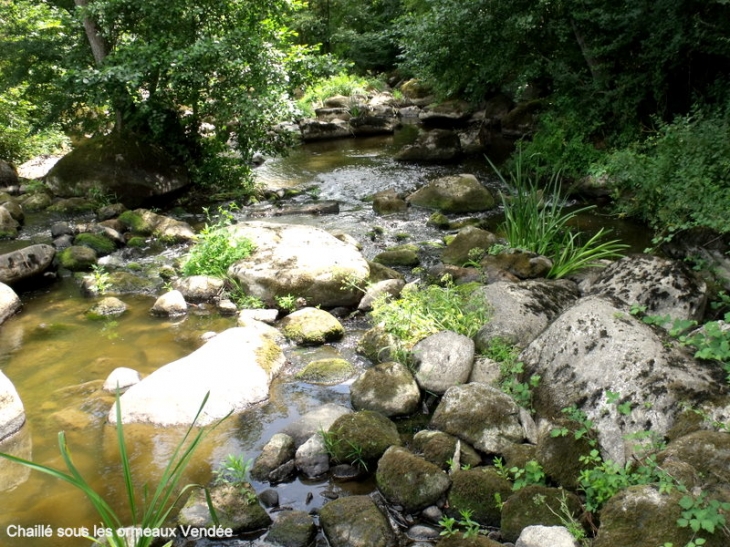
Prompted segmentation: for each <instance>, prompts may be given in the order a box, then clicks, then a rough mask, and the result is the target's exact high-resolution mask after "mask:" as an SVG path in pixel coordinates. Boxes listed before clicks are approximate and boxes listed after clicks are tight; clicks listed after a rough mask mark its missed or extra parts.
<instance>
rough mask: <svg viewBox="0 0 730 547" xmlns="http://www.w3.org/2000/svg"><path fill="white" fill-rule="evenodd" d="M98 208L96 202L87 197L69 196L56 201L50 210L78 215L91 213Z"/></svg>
mask: <svg viewBox="0 0 730 547" xmlns="http://www.w3.org/2000/svg"><path fill="white" fill-rule="evenodd" d="M95 209H96V204H95V203H94V202H93V201H90V200H88V199H86V198H67V199H61V200H58V201H56V202H55V203H54V204H53V205H51V206H50V207H49V208H48V210H49V211H52V212H54V213H61V214H63V215H77V214H79V213H90V212H92V211H94V210H95Z"/></svg>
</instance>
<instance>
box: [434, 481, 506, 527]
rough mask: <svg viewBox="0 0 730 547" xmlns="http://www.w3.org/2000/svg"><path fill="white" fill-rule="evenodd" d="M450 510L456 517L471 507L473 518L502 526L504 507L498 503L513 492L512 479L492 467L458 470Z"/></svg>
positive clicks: (450, 497) (489, 524)
mask: <svg viewBox="0 0 730 547" xmlns="http://www.w3.org/2000/svg"><path fill="white" fill-rule="evenodd" d="M451 481H452V485H451V490H449V498H448V503H449V507H448V509H447V513H448V514H449V515H450V516H452V517H454V518H457V519H458V517H459V514H460V511H471V512H472V516H471V518H472V519H473V520H475V521H477V522H478V523H479V524H482V525H484V526H499V524H500V518H501V513H500V511H501V508H500V507H499V505H498V503H497V496H498V497H499V499H500V500H502V501H504V500H506V499H507V498H508V497H509V496H510V494H512V483H510V481H508V480H507V479H505V478H502V477H500V476H499V474H498V473H497V470H496V469H494V468H489V467H475V468H474V469H468V470H459V471H456V472H454V473H453V474H452V475H451Z"/></svg>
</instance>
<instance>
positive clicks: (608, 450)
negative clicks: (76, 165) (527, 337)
mask: <svg viewBox="0 0 730 547" xmlns="http://www.w3.org/2000/svg"><path fill="white" fill-rule="evenodd" d="M520 360H521V361H523V362H524V364H525V371H526V373H527V374H529V375H532V374H538V375H540V378H541V379H540V384H539V385H538V386H537V388H536V389H535V390H534V392H533V405H534V407H535V409H536V410H537V413H538V415H541V416H551V415H552V416H559V415H561V411H562V409H564V408H568V407H571V406H572V405H576V407H577V409H578V410H580V411H582V412H584V413H585V414H586V415H587V416H588V418H589V419H591V420H592V421H593V423H594V424H595V427H596V429H597V431H598V438H599V443H600V445H601V447H602V450H603V454H604V456H605V457H607V458H609V459H611V460H613V461H615V462H617V463H618V464H619V465H623V464H624V462H625V461H626V458H627V457H629V456H630V455H631V454H632V453H633V447H634V444H635V441H631V440H627V437H628V436H630V435H632V434H636V433H640V432H643V431H645V430H651V431H652V432H654V433H655V434H658V435H664V434H666V433H667V431H668V430H669V428H670V427H671V426H672V424H673V423H674V420H675V418H676V416H677V414H678V412H679V411H680V409H681V403H689V404H690V407H691V408H694V407H696V406H698V405H699V403H700V402H702V401H705V400H707V399H708V398H712V397H713V396H714V397H717V396H719V395H721V391H722V386H723V383H724V378H723V374H722V369H721V367H718V366H717V365H709V364H703V363H701V362H697V361H695V360H694V359H693V358H692V357H691V356H690V355H688V354H687V353H686V352H685V351H682V350H681V349H679V348H677V347H676V346H673V345H671V344H668V343H667V342H666V340H664V339H663V338H661V337H660V336H659V335H658V334H657V332H656V331H654V330H653V329H652V328H651V327H649V326H648V325H645V324H643V323H642V322H641V321H639V320H638V319H636V318H635V317H633V316H631V315H629V314H628V313H625V312H624V311H622V310H620V309H618V308H616V307H615V306H614V305H613V304H612V303H611V302H609V301H607V300H604V299H602V298H598V297H595V296H590V297H585V298H582V299H581V300H579V301H578V303H577V304H575V305H574V306H573V307H571V308H570V309H568V310H567V311H565V312H564V313H563V314H561V315H560V316H559V317H558V318H557V319H556V320H555V321H554V322H553V323H552V324H551V325H550V326H549V327H548V328H547V329H546V330H545V331H544V332H543V333H542V334H540V336H538V337H537V338H536V339H535V340H534V341H533V342H532V343H531V344H530V345H529V346H528V347H527V348H526V349H525V350H524V351H523V352H522V354H521V355H520ZM609 392H610V393H609ZM612 394H613V395H612ZM609 399H610V400H609Z"/></svg>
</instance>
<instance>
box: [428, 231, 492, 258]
mask: <svg viewBox="0 0 730 547" xmlns="http://www.w3.org/2000/svg"><path fill="white" fill-rule="evenodd" d="M497 241H498V239H497V236H495V235H494V234H493V233H492V232H487V231H486V230H482V229H480V228H477V227H475V226H467V227H465V228H462V229H461V230H459V233H457V234H456V237H455V238H454V239H453V240H451V241H450V242H449V244H448V245H447V246H446V248H445V249H444V250H443V252H442V253H441V260H442V261H443V262H444V263H445V264H455V265H457V266H462V265H464V264H465V263H466V262H467V261H469V260H471V258H472V257H471V256H469V252H470V251H471V250H472V249H477V250H479V251H482V252H486V251H487V250H488V249H489V248H490V247H491V246H492V245H494V244H495V243H497Z"/></svg>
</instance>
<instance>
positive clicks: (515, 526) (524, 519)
mask: <svg viewBox="0 0 730 547" xmlns="http://www.w3.org/2000/svg"><path fill="white" fill-rule="evenodd" d="M502 499H505V498H504V497H503V498H502ZM563 499H564V500H565V503H566V505H567V507H568V509H569V511H570V513H571V514H572V515H573V517H575V518H576V519H577V518H578V517H579V516H580V515H581V513H582V506H581V503H580V500H579V499H578V497H577V496H576V495H575V494H573V493H571V492H567V491H565V490H563V489H561V488H550V487H547V486H539V485H531V486H526V487H525V488H522V489H521V490H518V491H517V492H514V493H513V494H512V495H510V496H509V497H508V498H507V500H506V501H505V503H504V507H503V508H502V521H501V527H502V537H503V538H504V539H505V540H506V541H512V542H514V541H516V540H517V538H518V537H519V536H520V533H521V532H522V530H523V529H525V528H527V527H528V526H535V525H543V526H562V525H563V522H562V520H561V516H560V515H561V514H562V513H561V509H560V507H561V503H562V502H563ZM563 518H564V517H563ZM618 545H621V546H622V547H626V545H625V544H623V543H621V542H618V543H614V544H613V547H617V546H618ZM646 545H654V544H653V543H647V544H646ZM657 545H659V544H657Z"/></svg>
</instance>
